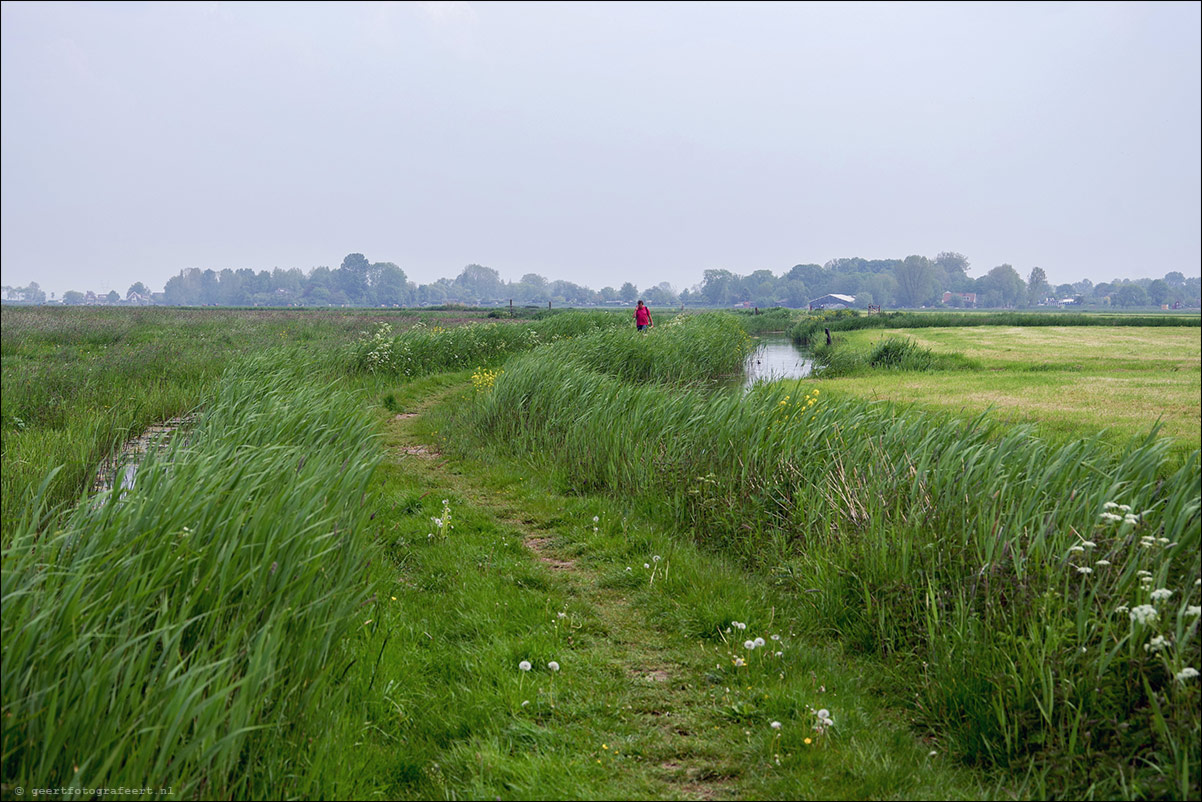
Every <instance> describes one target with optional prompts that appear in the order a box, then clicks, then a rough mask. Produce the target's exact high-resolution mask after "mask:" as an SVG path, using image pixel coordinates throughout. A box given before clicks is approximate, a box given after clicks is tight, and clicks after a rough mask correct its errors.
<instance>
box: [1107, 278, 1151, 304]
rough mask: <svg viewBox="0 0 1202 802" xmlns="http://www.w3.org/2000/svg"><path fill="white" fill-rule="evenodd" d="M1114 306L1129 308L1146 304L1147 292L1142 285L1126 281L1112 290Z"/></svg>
mask: <svg viewBox="0 0 1202 802" xmlns="http://www.w3.org/2000/svg"><path fill="white" fill-rule="evenodd" d="M1111 300H1112V302H1113V303H1114V305H1115V306H1121V307H1124V308H1130V307H1133V306H1147V305H1148V293H1147V291H1146V290H1144V288H1143V287H1141V286H1139V285H1138V284H1134V283H1127V284H1124V285H1123V286H1121V287H1119V288H1118V289H1117V290H1115V291H1114V295H1113V296H1112V297H1111Z"/></svg>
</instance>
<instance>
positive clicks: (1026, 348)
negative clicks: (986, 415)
mask: <svg viewBox="0 0 1202 802" xmlns="http://www.w3.org/2000/svg"><path fill="white" fill-rule="evenodd" d="M891 337H893V338H896V337H902V338H909V339H910V340H911V341H912V342H913V343H914V344H915V345H917V346H918V347H919V348H922V349H926V350H928V351H930V352H931V353H932V354H933V355H935V356H936V358H938V357H939V356H945V357H946V356H951V355H955V356H958V357H961V358H962V359H963V362H962V363H961V364H957V365H953V366H951V367H950V369H945V370H929V371H920V372H914V371H888V370H877V371H873V370H867V371H864V372H863V373H862V375H852V376H845V377H840V378H839V379H838V380H834V379H832V380H830V381H829V382H825V383H823V386H828V387H829V388H830V389H832V390H836V389H837V390H839V391H840V392H847V393H851V394H854V395H858V396H861V397H867V398H873V399H882V400H888V401H895V402H900V403H914V404H922V405H924V406H929V407H932V408H938V409H942V410H947V411H951V412H957V413H963V414H973V413H975V412H978V411H983V410H986V409H991V410H992V411H993V413H994V414H995V415H996V416H997V417H998V418H1000V419H1004V420H1010V421H1016V422H1027V423H1035V424H1038V425H1039V426H1040V427H1042V428H1044V429H1046V430H1048V431H1053V432H1061V433H1064V434H1066V435H1073V436H1082V435H1085V434H1087V433H1094V432H1098V431H1102V430H1107V431H1109V432H1110V433H1112V435H1114V436H1115V437H1116V438H1120V439H1126V438H1130V437H1133V436H1138V435H1142V434H1144V433H1146V432H1147V430H1148V429H1149V428H1150V426H1151V425H1152V424H1154V423H1155V424H1159V425H1160V431H1161V432H1162V433H1163V434H1165V435H1167V436H1169V437H1172V438H1175V439H1176V440H1178V441H1180V442H1181V443H1183V444H1185V445H1186V446H1188V447H1189V448H1192V449H1196V448H1198V446H1199V431H1200V428H1202V417H1200V414H1199V413H1200V404H1199V387H1200V385H1202V374H1200V372H1199V366H1200V364H1202V329H1199V328H1197V327H1193V328H1184V327H1176V328H1164V327H1155V328H1150V327H1141V326H1123V327H1112V328H1111V327H1088V328H1087V327H1063V326H1028V327H1018V326H989V327H971V328H913V329H884V330H860V331H853V332H843V333H841V334H840V337H839V339H840V342H839V345H838V347H839V348H847V349H851V350H863V351H867V350H869V349H871V348H872V347H873V345H874V344H876V343H878V342H880V341H882V340H886V339H888V338H891Z"/></svg>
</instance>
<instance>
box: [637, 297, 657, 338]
mask: <svg viewBox="0 0 1202 802" xmlns="http://www.w3.org/2000/svg"><path fill="white" fill-rule="evenodd" d="M634 325H636V326H638V328H639V331H643V330H644V329H646V328H647V327H648V326H654V325H655V323H653V322H652V321H651V310H650V309H648V308H647V307H646V306H645V305H644V304H643V302H642V301H639V305H638V306H636V307H635V308H634Z"/></svg>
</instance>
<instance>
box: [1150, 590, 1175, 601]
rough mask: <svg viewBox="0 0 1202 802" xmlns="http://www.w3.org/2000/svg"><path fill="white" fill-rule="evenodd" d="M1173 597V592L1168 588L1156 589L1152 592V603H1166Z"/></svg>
mask: <svg viewBox="0 0 1202 802" xmlns="http://www.w3.org/2000/svg"><path fill="white" fill-rule="evenodd" d="M1172 596H1173V591H1171V590H1169V589H1168V588H1157V589H1156V590H1154V591H1152V601H1168V600H1169V599H1170V598H1172Z"/></svg>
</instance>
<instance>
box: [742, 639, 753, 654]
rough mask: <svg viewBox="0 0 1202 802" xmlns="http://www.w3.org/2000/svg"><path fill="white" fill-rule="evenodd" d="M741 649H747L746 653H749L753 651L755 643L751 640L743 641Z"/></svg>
mask: <svg viewBox="0 0 1202 802" xmlns="http://www.w3.org/2000/svg"><path fill="white" fill-rule="evenodd" d="M743 648H744V649H747V650H748V651H750V650H752V649H754V648H755V641H753V640H745V641H743Z"/></svg>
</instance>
